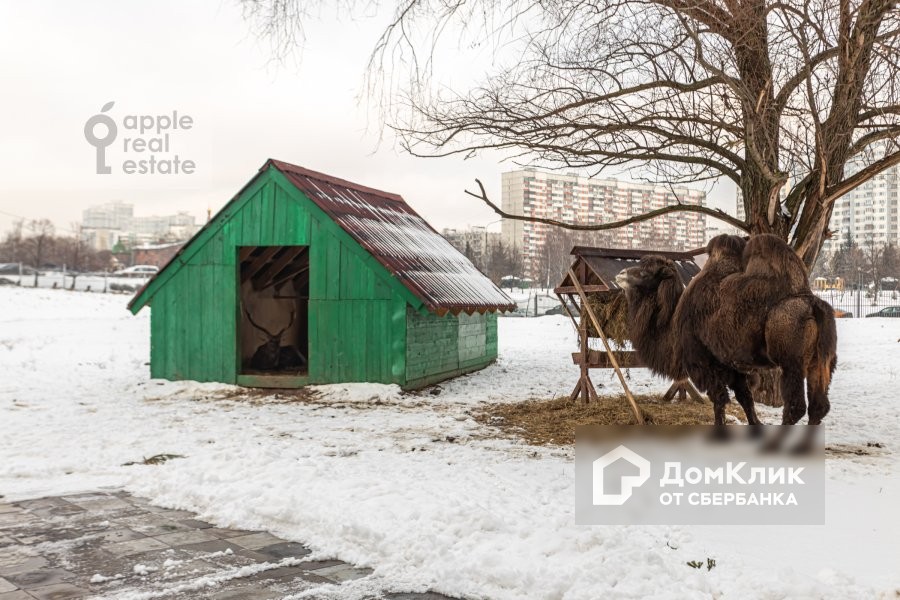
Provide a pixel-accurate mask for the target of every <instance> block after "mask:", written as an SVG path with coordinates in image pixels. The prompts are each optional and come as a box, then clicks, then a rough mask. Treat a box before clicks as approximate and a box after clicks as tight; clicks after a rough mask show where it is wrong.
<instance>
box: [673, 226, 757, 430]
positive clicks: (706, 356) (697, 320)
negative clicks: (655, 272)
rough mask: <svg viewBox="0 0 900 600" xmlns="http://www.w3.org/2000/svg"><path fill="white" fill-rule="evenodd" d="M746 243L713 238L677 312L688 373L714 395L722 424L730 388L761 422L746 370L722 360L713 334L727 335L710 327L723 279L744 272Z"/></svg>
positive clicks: (750, 416) (679, 345) (725, 237)
mask: <svg viewBox="0 0 900 600" xmlns="http://www.w3.org/2000/svg"><path fill="white" fill-rule="evenodd" d="M746 246H747V242H745V241H744V239H743V238H741V237H738V236H736V235H724V234H723V235H719V236H716V237H714V238H713V239H711V240H710V241H709V244H707V246H706V254H707V256H708V258H707V260H706V264H705V265H703V269H702V270H701V271H700V273H699V274H698V275H697V276H696V277H694V279H692V280H691V283H690V285H688V287H687V290H685V293H684V295H683V296H682V299H681V302H680V303H679V304H678V308H677V310H676V311H675V338H674V339H675V343H676V346H675V347H676V348H677V349H678V354H679V356H680V358H681V362H682V365H683V367H684V369H685V371H686V372H687V374H688V375H689V376H690V378H691V379H692V380H693V381H694V383H695V384H696V385H697V387H698V388H700V390H701V391H704V392H706V393H707V394H708V395H709V397H710V400H712V402H713V405H714V407H715V419H716V424H717V425H724V424H725V405H726V404H728V388H731V390H732V391H733V392H734V395H735V399H736V400H737V401H738V403H739V404H740V405H741V408H743V410H744V414H745V415H746V416H747V423H748V424H750V425H754V426H756V425H759V424H760V421H759V418H758V417H757V416H756V410H755V408H754V406H753V395H752V394H751V392H750V387H749V385H748V384H747V376H746V374H745V373H742V372H741V371H739V370H738V369H736V368H734V366H733V365H731V364H729V363H727V362H723V361H722V360H720V358H719V357H718V355H717V354H716V352H715V351H714V349H713V347H712V345H711V344H710V338H715V337H721V334H722V332H720V331H718V330H717V329H715V328H714V327H711V326H710V321H711V320H712V318H713V315H715V314H716V312H717V310H718V309H719V307H720V306H721V305H722V295H721V293H720V288H721V286H722V282H723V281H724V280H726V279H727V278H728V277H729V276H732V275H734V274H735V273H740V272H741V268H742V265H743V262H742V261H743V256H744V253H745V249H746Z"/></svg>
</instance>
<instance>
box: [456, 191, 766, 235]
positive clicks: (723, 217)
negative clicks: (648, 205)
mask: <svg viewBox="0 0 900 600" xmlns="http://www.w3.org/2000/svg"><path fill="white" fill-rule="evenodd" d="M475 183H477V184H478V189H479V190H480V191H479V193H477V194H476V193H475V192H470V191H469V190H463V191H465V193H466V194H468V195H470V196H472V197H473V198H478V199H479V200H481V201H482V202H484V203H485V204H486V205H488V207H490V208H491V210H493V211H494V212H495V213H497V214H498V215H499V216H501V217H503V218H504V219H510V220H513V221H528V222H531V223H543V224H544V225H551V226H553V227H560V228H562V229H571V230H574V231H608V230H610V229H618V228H620V227H625V226H627V225H633V224H634V223H640V222H641V221H649V220H650V219H655V218H656V217H661V216H663V215H667V214H669V213H675V212H693V213H701V214H704V215H708V216H711V217H714V218H716V219H719V220H720V221H724V222H725V223H728V224H729V225H731V226H733V227H737V228H738V229H740V230H742V231H748V232H749V228H748V227H747V224H746V223H744V222H743V221H741V220H740V219H737V218H735V217H732V216H731V215H729V214H728V213H726V212H723V211H721V210H718V209H715V208H709V207H707V206H699V205H697V204H684V203H681V202H679V203H677V204H673V205H671V206H663V207H662V208H657V209H654V210H651V211H648V212H645V213H641V214H639V215H635V216H633V217H629V218H627V219H622V220H620V221H610V222H609V223H568V222H566V221H559V220H557V219H546V218H544V217H529V216H526V215H514V214H512V213H508V212H506V211H504V210H503V209H502V208H500V207H499V206H497V205H496V204H494V203H493V202H492V201H491V200H490V199H489V198H488V195H487V192H486V191H485V189H484V185H483V184H482V183H481V180H480V179H476V180H475Z"/></svg>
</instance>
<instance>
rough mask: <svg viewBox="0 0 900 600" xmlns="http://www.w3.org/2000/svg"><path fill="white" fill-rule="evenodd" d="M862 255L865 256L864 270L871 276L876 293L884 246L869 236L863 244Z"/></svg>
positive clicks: (879, 284) (879, 286)
mask: <svg viewBox="0 0 900 600" xmlns="http://www.w3.org/2000/svg"><path fill="white" fill-rule="evenodd" d="M862 251H863V256H864V258H865V261H866V262H865V264H866V271H867V272H868V274H869V275H871V277H872V284H873V288H874V293H875V294H877V293H878V292H879V290H880V288H881V277H882V273H881V269H882V267H883V266H884V264H883V259H884V246H879V245H878V244H876V243H875V239H874V238H873V237H871V236H870V237H869V238H868V239H867V240H866V242H865V244H863V248H862Z"/></svg>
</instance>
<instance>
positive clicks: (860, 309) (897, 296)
mask: <svg viewBox="0 0 900 600" xmlns="http://www.w3.org/2000/svg"><path fill="white" fill-rule="evenodd" d="M816 294H817V295H818V296H819V298H822V299H823V300H825V301H826V302H828V303H829V304H831V306H832V307H834V309H835V310H836V311H842V312H845V313H851V314H849V315H841V314H840V313H838V316H847V317H850V316H852V317H865V316H866V315H870V314H872V313H876V312H878V311H880V310H882V309H884V308H887V307H889V306H900V292H898V291H896V290H893V291H880V292H877V293H876V292H874V291H873V290H865V289H863V290H827V291H822V292H816Z"/></svg>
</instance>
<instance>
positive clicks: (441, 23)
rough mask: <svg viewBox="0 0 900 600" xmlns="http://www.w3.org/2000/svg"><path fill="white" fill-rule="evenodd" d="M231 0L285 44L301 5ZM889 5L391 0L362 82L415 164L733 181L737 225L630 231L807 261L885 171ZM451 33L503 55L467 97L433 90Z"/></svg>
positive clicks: (891, 40)
mask: <svg viewBox="0 0 900 600" xmlns="http://www.w3.org/2000/svg"><path fill="white" fill-rule="evenodd" d="M245 4H246V5H249V6H251V7H255V8H256V12H255V16H256V17H257V18H259V17H260V16H261V15H262V16H265V15H274V18H273V19H270V20H268V21H266V25H267V26H268V27H269V28H270V29H269V33H270V34H272V35H273V36H274V38H275V39H281V40H283V39H285V37H284V36H285V35H286V34H285V30H284V28H288V29H292V30H294V31H296V25H297V21H298V17H297V15H300V16H303V14H304V13H303V11H300V10H299V9H297V8H296V7H299V6H303V5H304V4H305V3H303V2H301V1H300V0H252V1H250V0H245ZM285 5H286V6H287V8H285ZM896 5H897V2H896V0H559V1H557V2H548V3H545V2H538V1H536V0H518V1H516V0H511V1H509V2H501V1H500V0H459V1H456V2H445V1H443V0H403V1H402V2H398V3H397V6H396V8H395V18H394V20H393V21H392V23H391V24H390V25H389V26H388V28H387V29H386V30H385V31H384V32H383V34H382V36H381V38H380V39H379V40H378V42H377V44H376V46H375V49H374V51H373V55H372V57H371V63H370V64H371V67H372V69H371V73H372V74H373V75H372V78H371V79H370V82H369V83H370V88H369V89H370V92H371V93H375V94H378V93H379V92H380V94H381V98H383V99H384V100H385V103H384V107H385V108H386V112H385V115H386V120H387V123H388V125H389V126H391V127H392V128H394V129H395V130H396V131H397V132H398V133H399V134H400V136H401V139H402V144H403V145H404V147H405V148H406V149H407V150H408V151H410V152H411V153H413V154H415V155H421V156H441V155H449V154H461V155H470V154H472V153H476V152H479V151H483V150H488V149H501V150H504V151H507V152H511V153H513V154H515V155H517V156H518V157H519V158H520V159H521V160H526V161H530V162H537V163H541V164H543V165H545V166H550V167H558V168H567V167H579V168H585V169H588V170H590V171H592V172H600V171H604V170H609V169H624V170H637V172H638V173H639V174H640V176H641V177H646V178H648V179H651V180H655V181H659V182H698V181H710V180H715V179H718V178H721V177H726V178H728V179H731V180H732V181H733V182H734V183H735V184H736V185H737V186H738V188H739V189H740V190H741V192H742V194H743V200H744V203H745V206H746V221H745V222H739V221H737V220H736V219H733V218H729V217H728V216H727V215H724V214H723V213H721V212H719V211H715V210H713V209H711V208H708V207H696V206H688V205H680V204H674V205H671V206H667V207H664V208H663V209H658V210H655V211H652V212H650V213H646V214H644V215H640V216H639V217H637V220H640V219H648V218H654V217H657V216H660V215H662V214H666V213H668V212H674V211H685V210H690V211H694V212H702V213H705V214H707V215H711V216H714V217H716V218H720V219H722V220H725V221H727V222H729V223H730V224H732V225H735V226H738V227H740V228H742V229H744V230H746V231H749V232H752V233H763V232H768V233H776V234H778V235H780V236H781V237H782V238H784V239H786V240H789V241H790V243H791V244H792V246H793V247H794V249H795V250H796V251H797V253H798V254H799V255H800V256H801V257H802V258H803V260H804V262H805V263H806V265H807V266H808V267H810V268H811V267H812V265H813V264H814V263H815V261H816V257H817V256H818V253H819V250H820V248H821V245H822V243H823V241H824V240H825V239H826V238H827V237H828V236H829V234H830V232H829V231H828V222H829V219H830V216H831V212H832V209H833V206H834V203H835V200H836V199H837V198H839V197H840V196H842V195H843V194H846V193H847V192H849V191H851V190H853V189H854V188H855V187H857V186H859V185H860V184H861V183H863V182H865V181H867V180H868V179H870V178H871V177H873V176H874V175H876V174H877V173H879V172H880V171H882V170H884V169H886V168H888V167H890V166H892V165H896V164H898V163H900V147H898V143H897V141H898V136H900V41H898V38H900V15H898V11H897V10H896ZM261 6H262V7H265V8H264V9H262V10H260V7H261ZM278 7H281V11H280V14H281V15H282V16H279V14H278V11H276V10H275V9H276V8H278ZM292 7H293V8H292ZM285 14H287V15H290V16H291V18H284V17H283V15H285ZM305 14H308V13H305ZM263 29H265V28H263ZM460 32H462V33H460ZM276 33H277V35H275V34H276ZM461 38H464V39H466V40H469V41H471V42H472V43H480V42H484V41H486V40H490V39H492V40H494V41H495V42H496V43H497V47H498V48H502V49H503V53H505V55H509V56H511V59H509V60H506V61H505V63H506V64H507V66H505V67H504V66H500V67H498V68H497V71H496V72H495V73H493V74H492V75H489V76H486V77H485V79H484V80H483V81H482V82H481V84H480V85H476V86H473V87H472V89H469V90H464V91H461V92H460V91H453V90H448V89H447V87H445V86H439V85H430V82H431V74H432V72H433V68H434V62H435V57H436V56H437V55H438V52H437V51H436V49H437V48H439V47H440V43H441V42H443V41H445V40H447V39H450V40H454V39H455V40H459V39H461ZM457 43H458V42H457ZM498 62H504V61H501V60H500V58H498ZM398 67H399V68H400V69H402V68H408V69H409V70H410V71H411V73H410V76H408V77H406V76H401V75H398V74H397V73H398ZM379 82H380V83H379ZM475 195H478V196H479V197H481V198H482V199H483V200H485V201H486V202H487V201H488V198H487V195H486V194H484V193H481V194H475ZM492 207H493V208H494V210H495V211H496V212H497V213H498V214H501V215H503V216H505V217H508V218H524V219H527V220H532V219H533V218H532V217H522V216H521V215H508V214H506V213H504V212H503V211H502V210H501V209H500V208H498V207H496V206H495V205H493V204H492ZM634 221H635V219H630V220H627V221H620V222H614V223H596V224H594V225H585V224H579V225H577V227H576V228H579V229H597V230H603V229H611V228H615V227H619V226H621V225H623V224H627V223H629V222H634ZM552 224H554V225H558V226H562V227H572V226H573V225H574V224H569V223H560V222H555V223H552Z"/></svg>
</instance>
